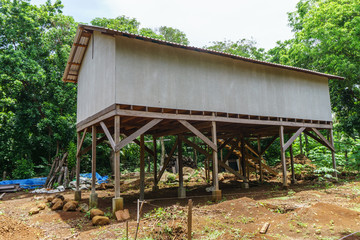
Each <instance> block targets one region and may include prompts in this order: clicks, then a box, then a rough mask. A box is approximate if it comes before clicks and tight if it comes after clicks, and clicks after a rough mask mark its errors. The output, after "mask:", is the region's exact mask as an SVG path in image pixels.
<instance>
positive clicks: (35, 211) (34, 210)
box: [29, 208, 39, 215]
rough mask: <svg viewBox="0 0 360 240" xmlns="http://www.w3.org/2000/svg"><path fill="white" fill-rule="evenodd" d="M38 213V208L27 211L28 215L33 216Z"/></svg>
mask: <svg viewBox="0 0 360 240" xmlns="http://www.w3.org/2000/svg"><path fill="white" fill-rule="evenodd" d="M38 213H39V209H38V208H31V209H30V211H29V215H34V214H38Z"/></svg>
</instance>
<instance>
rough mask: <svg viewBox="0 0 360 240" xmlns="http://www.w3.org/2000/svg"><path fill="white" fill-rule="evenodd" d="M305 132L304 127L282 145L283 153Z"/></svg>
mask: <svg viewBox="0 0 360 240" xmlns="http://www.w3.org/2000/svg"><path fill="white" fill-rule="evenodd" d="M304 130H305V128H304V127H301V128H299V129H298V130H297V131H296V133H295V134H294V135H293V136H292V137H291V138H290V139H289V140H288V141H287V142H286V143H285V144H284V147H283V151H286V149H288V148H289V147H290V145H291V144H292V143H293V142H294V141H295V139H296V138H297V137H298V136H300V134H301V133H302V132H303V131H304Z"/></svg>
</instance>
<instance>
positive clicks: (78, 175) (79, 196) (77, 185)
mask: <svg viewBox="0 0 360 240" xmlns="http://www.w3.org/2000/svg"><path fill="white" fill-rule="evenodd" d="M76 135H77V148H76V149H77V151H76V152H79V150H80V149H79V148H80V132H77V133H76ZM74 199H75V201H80V200H81V191H80V155H79V156H76V191H75V196H74Z"/></svg>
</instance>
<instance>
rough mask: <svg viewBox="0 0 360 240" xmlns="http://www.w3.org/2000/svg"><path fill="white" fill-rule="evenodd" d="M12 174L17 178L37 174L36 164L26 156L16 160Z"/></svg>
mask: <svg viewBox="0 0 360 240" xmlns="http://www.w3.org/2000/svg"><path fill="white" fill-rule="evenodd" d="M15 163H16V164H15V166H16V167H15V169H14V170H13V171H12V176H13V178H15V179H22V178H31V177H34V176H35V171H34V164H33V163H32V161H29V160H27V159H25V158H21V159H19V160H16V162H15Z"/></svg>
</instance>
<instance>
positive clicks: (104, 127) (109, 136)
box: [100, 122, 116, 151]
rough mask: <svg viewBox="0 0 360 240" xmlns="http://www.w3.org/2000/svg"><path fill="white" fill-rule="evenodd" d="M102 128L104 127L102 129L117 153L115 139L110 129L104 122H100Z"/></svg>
mask: <svg viewBox="0 0 360 240" xmlns="http://www.w3.org/2000/svg"><path fill="white" fill-rule="evenodd" d="M100 126H101V127H102V129H103V130H104V133H105V136H106V137H107V139H108V140H109V142H110V146H111V148H112V149H113V150H114V151H115V146H116V145H115V142H114V139H113V138H112V136H111V134H110V132H109V130H108V128H107V127H106V125H105V123H104V122H100Z"/></svg>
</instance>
